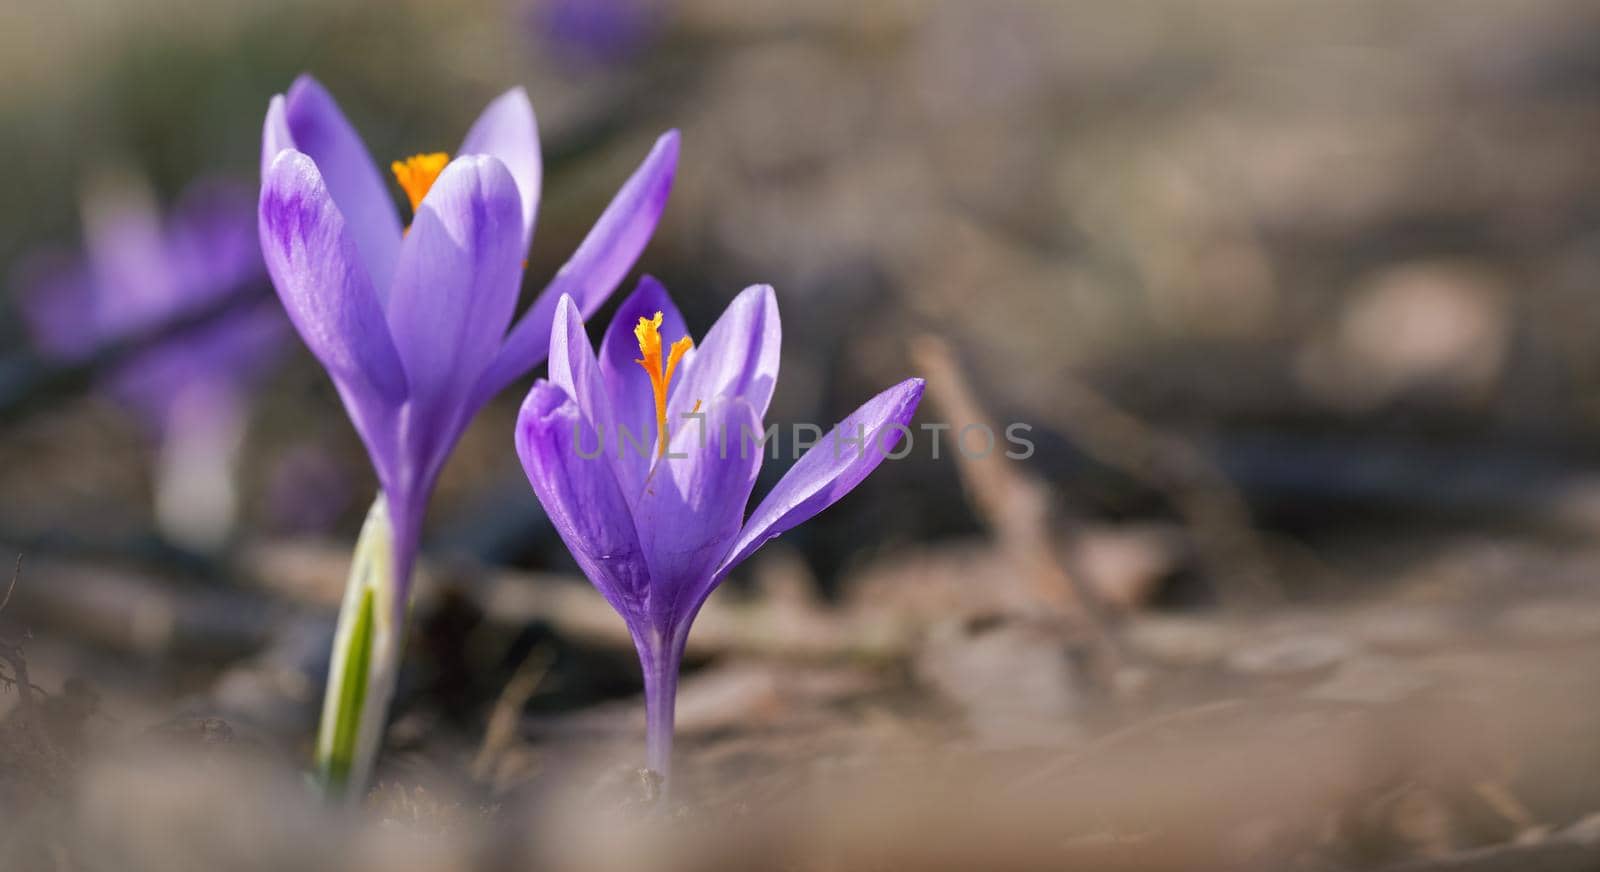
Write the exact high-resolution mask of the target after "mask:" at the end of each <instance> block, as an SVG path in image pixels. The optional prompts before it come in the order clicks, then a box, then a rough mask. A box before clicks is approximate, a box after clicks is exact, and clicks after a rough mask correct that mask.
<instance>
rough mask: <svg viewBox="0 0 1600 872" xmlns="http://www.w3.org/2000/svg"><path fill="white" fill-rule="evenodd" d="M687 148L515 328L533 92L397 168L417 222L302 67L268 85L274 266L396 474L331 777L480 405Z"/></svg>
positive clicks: (612, 266)
mask: <svg viewBox="0 0 1600 872" xmlns="http://www.w3.org/2000/svg"><path fill="white" fill-rule="evenodd" d="M677 157H678V136H677V133H676V132H670V133H667V134H666V135H664V136H662V137H661V138H660V139H659V140H658V141H657V142H656V145H655V148H654V149H653V150H652V151H651V152H650V154H649V156H648V157H646V158H645V161H644V163H643V165H641V166H640V167H639V169H638V170H637V171H636V172H635V173H634V174H633V177H632V178H630V179H629V180H628V182H627V183H626V184H625V185H624V186H623V188H622V190H621V192H620V193H618V194H617V196H616V198H615V199H614V200H612V202H611V204H610V205H609V206H608V207H607V208H606V210H605V212H604V213H603V214H602V215H601V216H600V220H599V221H598V222H597V223H596V224H595V226H594V229H593V230H591V231H590V232H589V235H588V237H587V238H585V239H584V241H583V242H582V243H581V244H580V245H579V246H578V250H577V251H576V252H575V253H574V254H573V256H572V258H571V259H570V260H568V261H567V263H566V265H564V266H563V267H562V268H561V269H560V271H559V272H557V273H556V276H555V278H554V279H553V280H552V281H551V282H550V285H549V286H548V287H547V288H546V289H545V291H544V293H543V294H542V295H541V296H540V297H539V298H538V299H537V300H535V301H534V303H533V306H532V308H531V309H530V310H529V311H528V313H527V314H526V315H524V316H523V317H522V319H521V320H520V321H518V322H517V323H516V324H515V326H512V325H511V322H512V316H513V315H514V314H515V310H516V305H517V295H518V292H519V289H520V287H521V284H522V271H523V264H524V262H525V261H524V258H525V257H526V255H527V250H528V244H529V241H530V240H531V239H532V236H533V227H534V218H535V216H536V215H537V211H538V206H539V192H540V182H541V176H542V172H543V171H542V163H541V158H540V153H539V135H538V127H537V124H536V122H535V120H534V114H533V106H532V105H531V104H530V103H529V101H528V95H527V94H526V93H525V92H524V91H523V90H522V89H521V88H515V89H513V90H511V91H508V92H506V93H505V94H503V95H501V96H500V97H498V98H497V99H495V100H494V101H493V102H492V103H490V104H489V106H488V108H487V109H485V110H484V112H483V114H482V115H480V116H479V117H478V120H477V121H476V122H475V123H474V124H473V125H472V127H471V129H470V130H468V131H467V135H466V138H465V140H464V141H463V142H462V144H461V147H460V149H458V153H457V157H456V158H455V159H454V160H451V159H450V158H449V156H448V155H445V154H442V153H431V154H419V155H416V156H413V157H411V158H408V159H406V160H404V161H396V162H394V163H393V164H392V165H391V169H392V171H393V172H394V175H395V178H396V180H397V181H398V182H399V185H400V187H401V188H402V189H403V190H404V191H405V193H406V195H407V197H408V199H409V200H410V203H411V215H412V220H411V223H410V225H409V227H403V226H402V223H401V219H400V215H399V213H398V212H397V211H396V209H395V204H394V201H393V200H392V199H391V196H390V193H389V189H388V188H387V187H386V186H385V184H384V180H383V176H382V175H381V174H380V173H379V171H378V168H377V165H376V164H374V163H373V161H372V158H371V157H370V156H369V155H368V153H367V149H366V146H365V145H363V144H362V141H361V139H360V137H359V136H358V135H357V134H356V132H355V130H354V128H353V127H352V126H351V125H350V122H349V121H348V120H346V118H345V116H344V114H343V113H342V112H340V111H339V107H338V105H337V104H335V103H334V101H333V98H332V97H331V96H330V95H329V94H328V92H327V91H326V90H324V89H323V88H322V86H321V85H320V84H318V83H317V82H316V81H315V80H314V79H312V78H310V77H309V76H301V77H300V78H299V79H297V80H296V81H295V83H294V85H293V87H291V88H290V89H289V92H288V94H287V95H278V96H276V97H273V98H272V101H271V103H270V105H269V107H268V109H267V118H266V124H265V128H264V130H263V133H262V147H261V200H260V233H261V247H262V250H263V253H264V254H265V255H266V262H267V270H268V272H269V273H270V274H271V275H272V280H273V283H274V284H275V285H276V286H277V289H278V296H279V297H280V298H282V300H283V305H284V308H285V309H287V310H288V312H289V318H290V320H291V321H293V322H294V325H295V327H296V328H297V329H298V330H299V332H300V336H301V338H302V339H304V340H305V343H306V345H307V346H309V347H310V349H311V352H312V354H314V355H316V357H317V359H318V360H320V361H321V362H322V365H323V366H324V367H325V368H326V369H327V370H328V374H329V376H331V377H332V379H333V383H334V387H335V388H336V389H337V390H338V392H339V395H340V397H341V398H342V399H343V400H344V405H345V409H346V411H347V412H349V414H350V420H351V421H352V422H353V423H354V424H355V427H356V430H357V431H358V432H359V433H360V435H361V439H362V441H363V442H364V443H365V445H366V448H367V453H368V455H369V457H370V458H371V460H372V465H373V467H374V469H375V470H376V472H377V475H378V481H379V484H380V486H381V488H382V490H381V494H380V496H379V498H378V500H376V501H375V502H374V504H373V509H372V511H371V512H370V513H369V515H368V520H367V525H366V526H365V527H364V528H363V531H362V535H361V538H360V540H359V541H358V542H357V545H356V555H355V560H354V561H353V562H352V569H351V575H350V580H349V584H348V586H347V588H346V591H345V600H344V604H343V606H342V607H341V611H340V616H339V625H338V628H337V630H336V636H335V640H334V654H333V658H332V661H331V665H330V668H329V681H328V686H327V691H326V696H325V698H324V708H323V719H322V725H321V730H320V732H319V735H318V740H317V763H318V767H319V769H320V771H321V774H322V776H323V779H324V783H325V784H326V785H327V786H328V788H329V789H330V791H333V792H342V791H346V790H348V789H350V788H351V787H354V788H357V789H359V788H360V787H361V786H362V784H363V783H364V782H365V781H366V779H367V776H368V774H369V773H370V770H371V767H372V764H373V762H374V760H375V758H376V755H377V749H378V746H379V743H380V741H381V738H382V734H383V725H384V721H385V717H386V714H387V709H388V705H389V697H390V695H391V693H392V691H393V688H394V682H395V676H396V673H397V668H398V661H399V654H400V642H399V640H400V638H401V635H402V632H403V628H404V625H405V614H406V607H407V604H408V601H409V588H410V581H411V570H412V564H413V562H414V560H415V558H416V552H417V545H418V539H419V537H420V533H421V525H422V516H423V511H424V509H425V507H426V505H427V501H428V497H429V495H430V494H431V493H432V491H433V487H434V483H435V481H436V480H437V479H438V476H439V472H440V470H441V469H442V468H443V466H444V463H445V460H446V459H447V458H448V457H449V455H450V452H451V450H452V449H453V448H454V447H455V444H456V441H457V440H458V439H459V438H460V436H461V433H462V431H463V430H464V429H465V428H466V426H467V424H468V422H469V421H471V419H472V417H473V415H475V414H476V413H477V411H478V409H480V408H481V407H482V406H483V405H484V403H486V402H488V401H489V399H490V398H491V397H493V396H494V395H495V394H497V393H499V392H500V391H501V390H502V389H503V388H505V387H506V386H507V385H508V384H510V383H511V382H512V381H514V380H515V379H517V378H519V377H520V376H522V375H523V374H524V373H526V372H527V371H528V370H530V369H532V368H533V367H534V366H535V365H537V364H538V363H539V362H540V361H542V360H543V359H544V355H545V353H546V351H547V350H548V348H549V342H550V327H551V318H552V316H553V314H554V312H555V308H556V302H557V300H559V299H568V298H570V299H573V300H577V301H578V303H577V305H578V309H579V310H580V311H581V312H583V313H584V314H585V315H587V314H590V313H592V312H593V311H594V310H595V308H597V307H598V306H599V305H600V304H601V303H603V302H604V301H605V300H606V298H607V297H609V296H610V295H611V292H612V291H613V290H614V289H615V288H616V286H617V284H618V283H619V282H620V281H621V280H622V278H623V276H624V275H625V274H626V273H627V271H628V270H629V269H630V268H632V266H633V262H634V260H635V259H636V258H637V257H638V256H639V253H640V252H641V251H642V250H643V249H644V246H645V243H646V242H648V241H649V238H650V234H651V233H652V232H653V231H654V230H655V226H656V222H657V220H658V219H659V218H660V216H661V211H662V209H663V208H664V207H665V205H666V199H667V193H668V191H669V190H670V188H671V186H672V176H673V171H674V169H675V167H676V164H677ZM508 327H509V328H510V329H509V331H508V329H507V328H508ZM350 795H352V796H353V795H358V794H355V793H351V794H350Z"/></svg>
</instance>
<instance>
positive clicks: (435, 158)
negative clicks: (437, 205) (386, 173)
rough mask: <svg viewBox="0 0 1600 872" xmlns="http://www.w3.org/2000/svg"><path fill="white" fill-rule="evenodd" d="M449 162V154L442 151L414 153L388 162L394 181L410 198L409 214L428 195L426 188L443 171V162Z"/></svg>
mask: <svg viewBox="0 0 1600 872" xmlns="http://www.w3.org/2000/svg"><path fill="white" fill-rule="evenodd" d="M449 162H450V155H448V154H445V153H444V152H442V151H436V152H434V153H432V154H414V155H412V156H410V157H408V158H406V159H405V160H397V161H395V162H394V163H392V164H389V169H390V170H391V171H393V172H394V177H395V181H398V182H399V183H400V187H401V188H403V189H405V192H406V196H407V197H409V198H411V214H413V215H415V214H417V207H418V206H421V205H422V198H423V197H426V196H428V189H429V188H431V187H433V183H434V182H435V181H436V180H438V178H439V174H440V173H442V172H444V167H445V164H448V163H449Z"/></svg>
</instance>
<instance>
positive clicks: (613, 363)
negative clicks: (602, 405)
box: [551, 276, 694, 499]
mask: <svg viewBox="0 0 1600 872" xmlns="http://www.w3.org/2000/svg"><path fill="white" fill-rule="evenodd" d="M657 312H660V313H661V328H660V330H661V344H662V347H667V346H670V345H671V344H672V343H673V342H675V341H677V340H678V339H679V338H681V337H683V336H686V335H688V332H689V331H688V328H687V327H686V326H685V325H684V322H683V315H681V314H679V312H678V307H677V306H675V305H673V304H672V298H671V297H670V296H668V295H667V289H666V288H664V287H662V285H661V283H660V282H658V281H656V280H655V279H654V278H651V277H650V276H645V277H644V278H642V279H640V280H639V287H638V289H637V290H635V291H634V292H633V293H632V294H631V295H629V297H628V299H626V300H624V301H622V305H621V306H620V307H618V309H617V314H616V317H614V318H612V319H611V326H610V327H607V328H606V335H605V338H604V339H602V340H601V342H600V374H601V376H602V377H603V379H604V380H605V385H606V394H607V395H608V396H609V397H610V398H611V424H612V429H613V432H614V434H615V435H613V436H612V437H611V439H610V442H609V443H608V446H610V447H611V449H612V457H613V462H612V468H613V469H615V470H616V473H617V481H618V482H620V483H621V484H622V492H623V493H625V494H627V495H628V496H629V497H630V498H631V499H637V498H638V495H639V491H640V489H641V488H643V486H644V477H645V474H646V473H648V472H649V471H650V464H651V462H652V461H653V460H654V459H655V439H656V405H655V395H654V394H653V393H652V392H651V388H650V376H649V375H648V374H646V373H645V371H644V367H642V366H640V365H639V364H638V360H639V340H638V338H637V337H635V336H634V334H633V328H634V327H635V326H636V325H637V324H638V323H639V319H640V318H651V317H654V316H655V314H656V313H657ZM688 353H689V354H690V355H692V354H693V353H694V351H693V350H692V349H691V350H690V351H689V352H688ZM685 363H687V360H684V361H680V362H679V364H678V365H679V366H680V367H682V366H684V365H685ZM551 366H552V369H553V368H554V364H553V363H552V364H551ZM624 428H626V433H624Z"/></svg>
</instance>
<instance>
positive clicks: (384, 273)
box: [268, 75, 400, 299]
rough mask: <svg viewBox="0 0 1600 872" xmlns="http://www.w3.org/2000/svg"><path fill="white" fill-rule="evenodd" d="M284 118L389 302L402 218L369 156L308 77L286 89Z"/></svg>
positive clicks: (329, 98)
mask: <svg viewBox="0 0 1600 872" xmlns="http://www.w3.org/2000/svg"><path fill="white" fill-rule="evenodd" d="M269 111H270V110H269ZM284 118H285V120H286V121H287V123H288V128H289V134H290V136H291V137H292V139H293V145H294V148H296V149H297V150H299V151H301V152H304V153H305V154H307V155H310V156H311V159H312V160H314V161H316V164H317V169H318V170H320V171H321V172H322V177H323V179H325V180H326V183H327V186H328V190H329V191H330V192H331V193H332V194H333V201H334V202H335V203H338V204H339V211H340V212H342V213H344V217H345V221H347V222H348V227H349V228H350V229H349V233H350V236H351V238H352V239H354V240H355V243H356V248H357V250H358V251H360V252H361V262H362V263H363V264H364V265H365V266H366V270H367V275H368V276H369V277H371V279H372V286H373V287H374V288H376V289H377V292H378V295H379V298H380V299H387V298H388V295H389V282H390V280H391V278H392V277H393V275H394V267H395V257H396V255H397V254H398V252H399V249H400V216H399V214H398V213H397V212H396V211H395V208H394V200H393V199H392V198H391V197H390V194H389V189H388V187H387V186H386V184H385V180H384V177H383V175H381V174H380V173H379V172H378V167H377V165H376V164H374V163H373V162H372V155H370V154H368V153H367V147H366V145H365V144H364V143H362V141H361V137H360V135H359V134H357V133H356V130H355V127H353V126H352V125H351V124H350V121H349V119H347V118H345V116H344V113H343V112H341V111H340V110H339V104H338V103H335V102H334V99H333V96H332V95H331V94H329V93H328V92H327V90H326V89H325V88H323V87H322V85H321V84H320V83H318V82H317V80H316V79H313V78H311V77H310V76H304V75H303V76H300V77H299V78H297V79H295V80H294V85H293V86H292V87H291V88H289V95H288V99H287V100H286V101H285V105H284ZM268 121H269V123H270V121H271V119H270V117H269V119H268Z"/></svg>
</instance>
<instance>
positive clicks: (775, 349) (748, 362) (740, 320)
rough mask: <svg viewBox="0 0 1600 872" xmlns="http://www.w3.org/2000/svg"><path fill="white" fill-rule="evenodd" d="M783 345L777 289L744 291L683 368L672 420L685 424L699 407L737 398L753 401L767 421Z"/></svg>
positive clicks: (756, 287)
mask: <svg viewBox="0 0 1600 872" xmlns="http://www.w3.org/2000/svg"><path fill="white" fill-rule="evenodd" d="M782 344H783V330H782V327H781V326H780V325H779V323H778V298H777V295H776V294H774V293H773V291H772V286H771V285H752V286H751V287H748V288H745V289H744V290H743V291H742V292H740V294H739V296H737V297H735V298H734V299H733V302H732V303H729V304H728V308H727V310H726V311H724V312H723V313H722V317H720V318H718V319H717V323H715V324H713V325H711V329H710V330H708V331H706V336H705V339H704V340H703V341H702V342H701V343H700V346H699V348H697V349H696V351H695V355H694V359H693V360H691V361H688V362H687V363H686V364H684V365H683V366H682V368H681V370H680V374H679V376H678V378H677V379H676V380H675V384H674V385H673V388H672V398H671V400H669V402H668V404H667V420H669V421H677V420H680V419H681V417H682V416H683V413H685V412H687V411H689V410H690V409H693V408H694V404H695V403H704V404H710V403H711V402H713V401H714V400H716V399H717V398H719V397H732V396H737V397H744V398H745V399H746V400H748V401H749V403H750V405H751V407H753V408H754V409H755V410H756V416H757V417H758V418H759V417H762V416H764V415H766V413H767V403H768V402H769V401H770V400H771V399H772V389H773V387H774V386H775V385H776V384H777V382H778V353H779V351H780V350H781V346H782Z"/></svg>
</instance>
